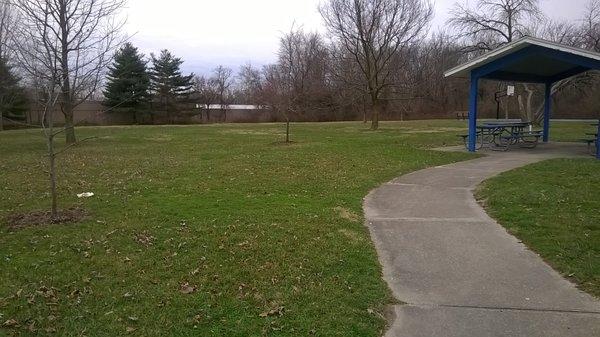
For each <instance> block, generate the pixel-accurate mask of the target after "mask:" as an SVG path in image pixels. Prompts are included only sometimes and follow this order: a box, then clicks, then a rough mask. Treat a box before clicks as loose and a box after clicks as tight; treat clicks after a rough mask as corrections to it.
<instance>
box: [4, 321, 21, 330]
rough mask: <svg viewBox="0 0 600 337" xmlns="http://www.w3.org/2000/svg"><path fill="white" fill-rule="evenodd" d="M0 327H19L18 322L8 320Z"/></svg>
mask: <svg viewBox="0 0 600 337" xmlns="http://www.w3.org/2000/svg"><path fill="white" fill-rule="evenodd" d="M2 327H4V328H16V327H19V322H17V320H15V319H9V320H6V321H5V322H4V323H2Z"/></svg>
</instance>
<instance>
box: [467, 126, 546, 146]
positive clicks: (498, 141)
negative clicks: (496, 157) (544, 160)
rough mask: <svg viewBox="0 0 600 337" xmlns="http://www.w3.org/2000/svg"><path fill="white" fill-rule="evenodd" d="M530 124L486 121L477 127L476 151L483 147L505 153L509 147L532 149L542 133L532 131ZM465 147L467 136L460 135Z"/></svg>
mask: <svg viewBox="0 0 600 337" xmlns="http://www.w3.org/2000/svg"><path fill="white" fill-rule="evenodd" d="M531 126H532V125H531V123H529V122H521V121H488V122H485V123H483V124H482V125H479V126H477V142H476V144H477V146H476V147H477V149H481V148H482V147H484V146H487V147H489V148H490V149H492V150H495V151H507V150H508V149H509V148H510V147H511V146H514V145H519V146H520V147H526V148H534V147H536V146H537V144H538V142H539V139H540V137H541V136H542V131H534V130H532V127H531ZM461 137H463V140H464V141H465V146H466V145H467V143H468V135H462V136H461Z"/></svg>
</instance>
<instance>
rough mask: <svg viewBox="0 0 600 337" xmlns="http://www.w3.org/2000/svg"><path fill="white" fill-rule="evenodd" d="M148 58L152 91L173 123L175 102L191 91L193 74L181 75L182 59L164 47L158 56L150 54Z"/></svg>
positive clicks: (175, 108)
mask: <svg viewBox="0 0 600 337" xmlns="http://www.w3.org/2000/svg"><path fill="white" fill-rule="evenodd" d="M150 58H151V59H152V68H151V69H150V80H151V89H152V92H153V93H154V95H155V96H156V98H157V99H158V101H159V104H160V105H161V106H162V107H163V109H164V111H165V113H166V114H167V116H168V118H169V122H171V123H173V122H174V119H173V112H176V111H177V109H178V107H177V103H178V102H179V101H180V99H181V98H182V97H183V96H186V95H189V94H190V93H191V91H192V88H193V83H192V79H193V78H194V74H191V75H188V76H183V75H182V74H181V69H180V67H181V64H183V61H182V60H181V59H180V58H178V57H175V56H173V54H171V53H170V52H169V51H168V50H166V49H165V50H162V51H161V52H160V55H159V56H158V57H157V56H155V55H154V54H150Z"/></svg>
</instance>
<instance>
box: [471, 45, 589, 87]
mask: <svg viewBox="0 0 600 337" xmlns="http://www.w3.org/2000/svg"><path fill="white" fill-rule="evenodd" d="M535 55H539V56H546V57H550V58H553V59H555V60H559V61H563V62H566V63H569V64H572V65H573V68H572V69H570V70H568V71H566V72H563V73H561V74H558V75H556V76H552V77H544V76H536V75H532V74H514V73H510V72H506V71H503V69H506V68H507V67H510V66H511V65H513V64H515V63H517V62H518V61H520V60H522V59H524V58H526V57H528V56H535ZM592 69H596V70H600V61H598V60H594V59H590V58H587V57H584V56H580V55H575V54H571V53H567V52H563V51H560V50H554V49H550V48H546V47H541V46H535V45H532V46H528V47H525V48H523V49H521V50H519V51H516V52H514V53H512V54H508V55H506V56H504V57H501V58H499V59H497V60H495V61H493V62H490V63H487V64H485V65H483V66H481V67H479V68H475V69H473V70H472V72H471V73H472V75H473V76H475V77H476V78H488V79H495V80H503V81H515V82H531V83H553V82H556V81H560V80H563V79H565V78H568V77H571V76H574V75H577V74H580V73H582V72H585V71H588V70H592Z"/></svg>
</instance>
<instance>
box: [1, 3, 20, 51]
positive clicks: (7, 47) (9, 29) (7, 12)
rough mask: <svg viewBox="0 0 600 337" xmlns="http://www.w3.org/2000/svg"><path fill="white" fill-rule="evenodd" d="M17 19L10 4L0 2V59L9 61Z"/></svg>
mask: <svg viewBox="0 0 600 337" xmlns="http://www.w3.org/2000/svg"><path fill="white" fill-rule="evenodd" d="M17 22H18V17H17V13H16V11H15V10H14V9H13V7H12V5H11V3H10V2H8V1H6V2H0V58H2V59H4V60H9V59H10V56H9V53H10V51H11V45H12V40H13V38H14V36H15V32H16V30H17V27H16V26H17Z"/></svg>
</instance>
